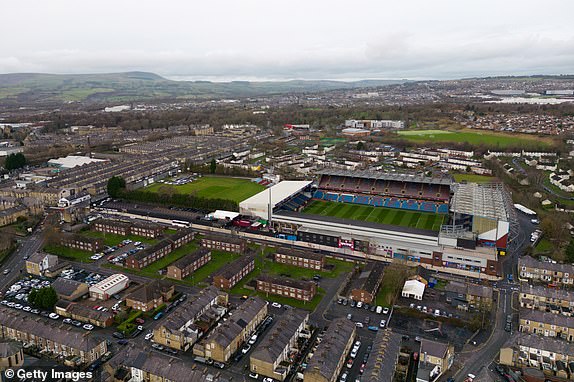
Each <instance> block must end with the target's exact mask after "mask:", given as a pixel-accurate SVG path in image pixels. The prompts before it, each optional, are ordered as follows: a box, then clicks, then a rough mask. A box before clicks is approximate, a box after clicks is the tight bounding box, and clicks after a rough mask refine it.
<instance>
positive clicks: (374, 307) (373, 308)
mask: <svg viewBox="0 0 574 382" xmlns="http://www.w3.org/2000/svg"><path fill="white" fill-rule="evenodd" d="M369 310H370V311H371V312H374V311H375V310H377V307H376V306H375V305H373V306H371V309H369Z"/></svg>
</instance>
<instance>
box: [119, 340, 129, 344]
mask: <svg viewBox="0 0 574 382" xmlns="http://www.w3.org/2000/svg"><path fill="white" fill-rule="evenodd" d="M128 342H129V341H128V340H123V339H122V340H119V341H118V344H120V345H127V344H128Z"/></svg>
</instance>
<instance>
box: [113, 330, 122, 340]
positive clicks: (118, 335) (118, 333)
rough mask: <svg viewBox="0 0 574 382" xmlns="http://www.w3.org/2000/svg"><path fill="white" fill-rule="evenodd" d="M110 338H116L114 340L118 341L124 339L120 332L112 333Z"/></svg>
mask: <svg viewBox="0 0 574 382" xmlns="http://www.w3.org/2000/svg"><path fill="white" fill-rule="evenodd" d="M112 336H114V337H116V338H119V339H123V338H124V335H123V334H122V333H120V332H114V333H113V334H112Z"/></svg>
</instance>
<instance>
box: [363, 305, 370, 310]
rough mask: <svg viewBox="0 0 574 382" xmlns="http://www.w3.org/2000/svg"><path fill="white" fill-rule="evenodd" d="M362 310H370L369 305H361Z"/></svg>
mask: <svg viewBox="0 0 574 382" xmlns="http://www.w3.org/2000/svg"><path fill="white" fill-rule="evenodd" d="M363 308H365V310H369V309H370V308H371V305H369V304H365V305H363Z"/></svg>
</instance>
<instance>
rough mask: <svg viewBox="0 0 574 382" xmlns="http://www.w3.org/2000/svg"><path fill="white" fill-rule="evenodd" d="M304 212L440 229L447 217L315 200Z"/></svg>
mask: <svg viewBox="0 0 574 382" xmlns="http://www.w3.org/2000/svg"><path fill="white" fill-rule="evenodd" d="M303 213H308V214H314V215H323V216H334V217H338V218H344V219H352V220H363V221H368V222H372V223H381V224H389V225H396V226H403V227H410V228H419V229H427V230H432V231H438V230H440V226H441V225H442V224H443V223H444V220H445V218H446V216H445V215H443V214H435V213H430V212H417V211H408V210H402V209H396V208H385V207H373V206H365V205H357V204H348V203H339V202H327V201H322V200H313V201H312V202H311V203H309V205H308V206H307V207H306V208H305V209H304V210H303Z"/></svg>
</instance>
